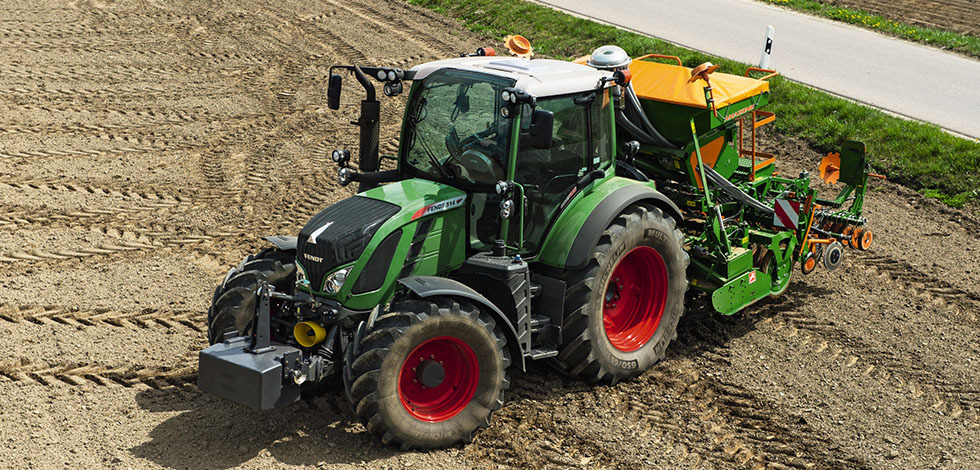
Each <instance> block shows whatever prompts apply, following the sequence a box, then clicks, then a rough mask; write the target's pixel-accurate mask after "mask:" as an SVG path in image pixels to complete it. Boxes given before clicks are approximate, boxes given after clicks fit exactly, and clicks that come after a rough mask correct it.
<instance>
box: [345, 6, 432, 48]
mask: <svg viewBox="0 0 980 470" xmlns="http://www.w3.org/2000/svg"><path fill="white" fill-rule="evenodd" d="M326 1H327V2H328V3H330V4H332V5H335V6H337V7H339V8H343V9H344V10H346V11H348V12H350V13H351V14H353V15H354V16H356V17H357V18H359V19H360V20H361V21H363V22H365V23H367V24H370V25H372V26H374V27H375V28H377V31H378V33H379V35H380V34H385V35H392V36H397V37H399V38H401V39H402V41H404V42H409V43H414V44H417V45H419V46H420V47H421V48H422V49H425V50H426V51H428V56H429V57H433V58H434V57H443V56H444V54H443V53H442V52H440V50H439V49H440V48H443V47H442V46H439V47H433V45H431V44H429V43H428V42H427V41H424V40H420V39H418V38H417V37H415V36H413V35H411V34H405V33H403V32H402V31H401V30H399V29H398V28H395V27H393V26H392V24H391V23H390V22H388V21H379V20H377V19H375V17H376V16H382V17H383V16H385V15H383V14H381V13H380V12H377V11H369V10H366V9H364V8H363V7H361V8H358V7H353V6H352V3H351V2H337V1H334V0H326ZM399 21H400V20H399ZM396 24H398V23H397V22H396ZM401 24H404V22H401ZM419 34H421V37H426V36H427V35H426V34H423V33H419ZM450 54H451V53H450Z"/></svg>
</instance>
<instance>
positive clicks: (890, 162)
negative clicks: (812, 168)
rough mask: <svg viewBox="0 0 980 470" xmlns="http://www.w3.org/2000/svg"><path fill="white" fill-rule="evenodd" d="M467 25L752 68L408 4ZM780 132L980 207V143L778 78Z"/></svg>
mask: <svg viewBox="0 0 980 470" xmlns="http://www.w3.org/2000/svg"><path fill="white" fill-rule="evenodd" d="M409 2H410V3H413V4H415V5H420V6H423V7H426V8H429V9H431V10H434V11H436V12H440V13H443V14H447V15H449V16H452V17H454V18H457V19H458V20H460V21H462V22H463V23H464V24H465V25H466V26H467V27H468V28H469V29H471V30H473V31H474V32H477V33H481V34H485V35H487V36H490V37H492V38H494V39H496V40H501V39H502V38H503V37H504V36H505V35H507V34H515V33H516V34H522V35H524V36H526V37H527V38H528V39H530V40H531V43H532V44H533V45H534V48H535V51H536V52H537V53H539V54H544V55H548V56H551V57H554V58H560V59H569V58H573V57H578V56H581V55H584V54H586V53H588V52H590V51H592V50H593V49H595V48H596V47H599V46H602V45H605V44H616V45H618V46H620V47H622V48H623V49H625V50H626V52H627V53H629V54H630V55H631V56H633V57H636V56H638V55H641V54H646V53H651V52H655V53H659V54H669V55H676V56H678V57H680V58H681V59H682V60H683V61H684V63H685V64H687V65H692V64H700V63H702V62H706V61H711V62H713V63H715V64H718V65H721V70H722V71H726V72H729V73H740V72H741V71H743V70H745V68H746V67H747V64H743V63H739V62H735V61H731V60H728V59H723V58H720V57H715V56H710V55H706V54H702V53H700V52H696V51H691V50H688V49H684V48H681V47H678V46H675V45H672V44H670V43H667V42H665V41H661V40H659V39H655V38H651V37H647V36H643V35H640V34H636V33H633V32H629V31H624V30H621V29H618V28H615V27H613V26H607V25H603V24H600V23H596V22H593V21H589V20H585V19H581V18H577V17H574V16H571V15H568V14H565V13H562V12H559V11H556V10H553V9H551V8H547V7H544V6H541V5H538V4H535V3H530V2H526V1H523V0H409ZM770 89H771V90H772V102H771V103H770V104H769V106H768V110H769V111H772V112H775V113H776V114H777V115H778V116H779V119H777V120H776V124H775V125H776V128H777V130H778V131H780V132H782V133H784V134H787V135H798V136H800V137H801V138H803V139H804V140H805V141H806V142H807V143H808V144H810V146H812V147H813V148H814V149H815V150H817V151H821V152H829V151H834V150H837V149H838V147H839V146H840V144H841V143H842V142H843V141H845V140H860V141H863V142H864V143H865V144H867V146H868V153H869V159H870V161H871V163H872V166H874V168H875V170H876V171H877V172H879V173H884V174H886V175H888V177H889V179H890V180H892V181H896V182H898V183H902V184H905V185H907V186H910V187H912V188H915V189H918V190H919V191H921V192H922V193H923V194H925V195H927V196H929V197H935V198H937V199H940V200H941V201H943V202H944V203H946V204H948V205H950V206H954V207H962V206H964V205H965V204H967V203H973V202H977V201H980V189H978V188H980V170H978V168H980V143H978V142H975V141H972V140H966V139H961V138H958V137H954V136H952V135H950V134H948V133H946V132H944V131H943V130H942V129H940V128H939V127H937V126H934V125H931V124H925V123H921V122H917V121H908V120H905V119H901V118H898V117H894V116H891V115H889V114H886V113H884V112H881V111H878V110H876V109H873V108H869V107H867V106H863V105H859V104H856V103H853V102H851V101H847V100H844V99H841V98H837V97H835V96H832V95H830V94H827V93H824V92H822V91H819V90H816V89H813V88H810V87H808V86H805V85H802V84H799V83H795V82H792V81H789V80H786V79H784V78H782V77H777V78H775V79H773V80H772V81H771V85H770Z"/></svg>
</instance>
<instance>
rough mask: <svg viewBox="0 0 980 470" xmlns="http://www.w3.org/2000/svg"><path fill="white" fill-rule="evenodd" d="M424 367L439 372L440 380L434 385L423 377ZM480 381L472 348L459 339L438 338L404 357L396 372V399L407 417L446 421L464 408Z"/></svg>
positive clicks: (450, 337)
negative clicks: (399, 368) (403, 408)
mask: <svg viewBox="0 0 980 470" xmlns="http://www.w3.org/2000/svg"><path fill="white" fill-rule="evenodd" d="M426 367H429V368H433V367H434V368H437V370H441V371H442V372H443V379H442V380H440V381H438V383H436V384H433V382H432V380H431V378H427V377H426V375H425V374H423V372H424V370H425V368H426ZM426 382H428V383H429V385H430V386H426V385H425V384H426ZM479 382H480V365H479V363H478V362H477V360H476V354H474V353H473V349H471V348H470V347H469V345H467V344H466V343H464V342H463V341H461V340H459V339H458V338H454V337H452V336H439V337H437V338H432V339H430V340H428V341H426V342H424V343H422V344H420V345H419V346H418V347H416V348H415V349H414V350H413V351H412V352H411V353H410V354H409V355H408V357H406V358H405V362H404V363H402V368H401V371H399V373H398V398H399V399H401V402H402V405H403V406H404V407H405V410H407V411H408V413H409V414H411V415H412V416H414V417H416V418H418V419H420V420H422V421H429V422H439V421H445V420H447V419H449V418H452V417H453V416H456V415H457V414H459V412H460V411H463V408H466V405H467V404H469V402H470V400H472V399H473V395H474V394H475V393H476V386H477V384H478V383H479ZM432 385H434V386H432Z"/></svg>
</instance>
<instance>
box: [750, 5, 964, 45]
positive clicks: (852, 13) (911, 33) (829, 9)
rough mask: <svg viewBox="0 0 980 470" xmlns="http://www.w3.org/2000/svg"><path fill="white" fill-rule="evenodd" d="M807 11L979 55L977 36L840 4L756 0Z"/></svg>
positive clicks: (892, 34)
mask: <svg viewBox="0 0 980 470" xmlns="http://www.w3.org/2000/svg"><path fill="white" fill-rule="evenodd" d="M760 1H764V2H767V3H771V4H773V5H779V6H781V7H786V8H790V9H793V10H797V11H802V12H804V13H809V14H811V15H816V16H823V17H825V18H830V19H832V20H836V21H841V22H844V23H849V24H853V25H856V26H860V27H863V28H867V29H872V30H875V31H878V32H881V33H884V34H887V35H889V36H895V37H898V38H902V39H906V40H909V41H914V42H918V43H922V44H927V45H930V46H933V47H938V48H940V49H947V50H951V51H956V52H959V53H962V54H965V55H968V56H971V57H978V58H980V38H978V37H975V36H970V35H966V34H960V33H954V32H952V31H945V30H941V29H932V28H921V27H918V26H912V25H908V24H905V23H899V22H897V21H892V20H889V19H887V18H885V17H883V16H881V15H876V14H874V13H869V12H867V11H864V10H858V9H855V8H840V7H837V6H834V5H829V4H826V3H821V2H819V1H816V0H760Z"/></svg>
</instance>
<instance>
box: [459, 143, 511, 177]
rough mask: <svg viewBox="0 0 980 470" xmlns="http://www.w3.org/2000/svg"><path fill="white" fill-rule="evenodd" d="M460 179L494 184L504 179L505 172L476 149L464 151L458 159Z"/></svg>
mask: <svg viewBox="0 0 980 470" xmlns="http://www.w3.org/2000/svg"><path fill="white" fill-rule="evenodd" d="M459 172H460V174H461V176H462V177H464V178H466V179H468V180H470V181H472V182H480V183H494V182H497V181H500V180H502V179H504V177H505V175H506V172H504V167H503V166H501V165H500V163H499V162H497V160H495V159H493V158H491V157H490V156H489V155H487V154H486V153H483V152H482V151H480V150H477V149H472V148H471V149H466V150H464V151H463V154H462V155H461V156H460V157H459Z"/></svg>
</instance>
